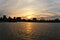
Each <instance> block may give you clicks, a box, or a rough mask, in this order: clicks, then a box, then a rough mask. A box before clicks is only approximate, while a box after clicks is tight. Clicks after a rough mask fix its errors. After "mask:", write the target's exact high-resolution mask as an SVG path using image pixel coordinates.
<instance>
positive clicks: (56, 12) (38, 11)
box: [0, 0, 60, 18]
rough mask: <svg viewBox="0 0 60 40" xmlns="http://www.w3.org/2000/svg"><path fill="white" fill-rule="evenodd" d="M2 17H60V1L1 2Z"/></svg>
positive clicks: (26, 0)
mask: <svg viewBox="0 0 60 40" xmlns="http://www.w3.org/2000/svg"><path fill="white" fill-rule="evenodd" d="M0 15H1V16H2V15H8V16H12V17H13V16H27V15H31V16H34V17H36V16H41V17H51V18H54V17H60V0H0Z"/></svg>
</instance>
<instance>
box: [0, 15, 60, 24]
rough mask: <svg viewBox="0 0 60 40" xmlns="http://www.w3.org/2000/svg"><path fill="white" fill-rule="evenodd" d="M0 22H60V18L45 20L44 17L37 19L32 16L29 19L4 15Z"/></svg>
mask: <svg viewBox="0 0 60 40" xmlns="http://www.w3.org/2000/svg"><path fill="white" fill-rule="evenodd" d="M0 22H54V23H55V22H58V23H59V22H60V20H59V19H58V18H56V19H54V20H44V19H42V20H41V19H40V20H37V18H32V20H30V19H28V20H26V19H22V18H21V17H14V18H11V17H8V18H7V17H6V15H3V17H0Z"/></svg>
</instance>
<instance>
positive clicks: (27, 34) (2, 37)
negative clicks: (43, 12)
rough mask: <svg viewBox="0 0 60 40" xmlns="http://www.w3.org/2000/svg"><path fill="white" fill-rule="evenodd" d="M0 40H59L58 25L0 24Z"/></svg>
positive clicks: (32, 23)
mask: <svg viewBox="0 0 60 40" xmlns="http://www.w3.org/2000/svg"><path fill="white" fill-rule="evenodd" d="M0 40H60V23H35V22H17V23H0Z"/></svg>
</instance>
